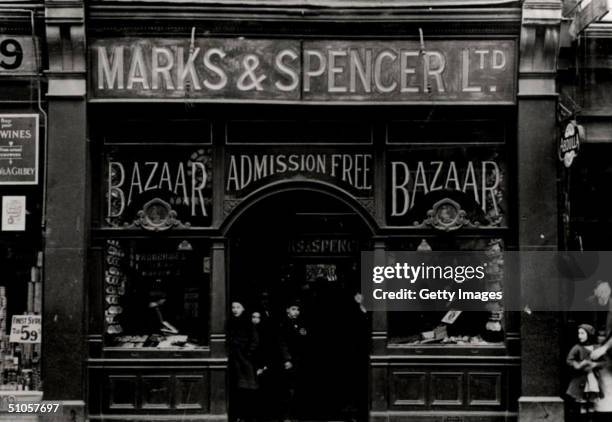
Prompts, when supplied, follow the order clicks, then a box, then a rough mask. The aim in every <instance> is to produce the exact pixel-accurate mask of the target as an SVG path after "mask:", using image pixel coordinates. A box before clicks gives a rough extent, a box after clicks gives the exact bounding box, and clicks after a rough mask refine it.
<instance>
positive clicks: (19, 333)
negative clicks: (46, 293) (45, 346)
mask: <svg viewBox="0 0 612 422" xmlns="http://www.w3.org/2000/svg"><path fill="white" fill-rule="evenodd" d="M41 327H42V317H41V316H40V315H29V314H28V315H13V321H12V323H11V336H10V339H9V341H10V342H11V343H40V337H41V335H40V334H41V331H42V330H41Z"/></svg>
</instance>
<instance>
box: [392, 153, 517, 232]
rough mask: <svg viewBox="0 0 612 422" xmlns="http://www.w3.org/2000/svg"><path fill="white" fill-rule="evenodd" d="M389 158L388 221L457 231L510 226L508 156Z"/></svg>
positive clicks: (408, 155)
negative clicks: (505, 157) (471, 228)
mask: <svg viewBox="0 0 612 422" xmlns="http://www.w3.org/2000/svg"><path fill="white" fill-rule="evenodd" d="M387 156H388V157H389V158H388V159H387V166H386V167H387V190H386V191H387V222H388V223H389V224H390V225H398V226H413V227H433V228H441V229H444V230H454V229H457V228H459V227H462V226H469V227H486V226H490V227H505V226H506V225H507V221H506V210H507V204H506V198H505V196H506V195H505V193H506V192H507V174H506V166H505V159H504V155H503V152H502V151H500V150H499V149H496V148H490V147H460V148H458V147H449V148H431V147H417V146H415V147H413V148H411V150H410V151H409V152H407V151H406V150H397V151H390V152H389V153H388V154H387Z"/></svg>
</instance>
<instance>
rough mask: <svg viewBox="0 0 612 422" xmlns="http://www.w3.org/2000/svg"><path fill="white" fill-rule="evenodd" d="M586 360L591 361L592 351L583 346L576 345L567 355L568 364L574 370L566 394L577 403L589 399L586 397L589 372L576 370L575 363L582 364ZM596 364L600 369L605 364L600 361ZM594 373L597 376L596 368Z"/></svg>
mask: <svg viewBox="0 0 612 422" xmlns="http://www.w3.org/2000/svg"><path fill="white" fill-rule="evenodd" d="M584 360H588V361H590V360H591V350H589V348H587V347H586V346H583V345H582V344H576V345H574V347H572V349H571V350H570V351H569V353H568V354H567V360H566V362H567V364H568V365H569V366H570V367H571V368H572V369H571V371H572V372H571V375H572V380H571V381H570V383H569V386H568V387H567V391H566V392H565V393H566V394H567V395H568V396H570V397H571V398H573V399H574V400H576V401H582V400H585V399H587V398H588V397H587V396H586V395H585V392H584V388H585V385H586V382H587V373H588V372H589V371H588V370H587V369H574V363H580V362H582V361H584ZM596 363H597V366H598V367H600V366H601V365H604V364H605V363H604V362H599V361H598V362H596ZM593 372H594V373H595V374H597V368H595V370H594V371H593Z"/></svg>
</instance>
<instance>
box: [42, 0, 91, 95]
mask: <svg viewBox="0 0 612 422" xmlns="http://www.w3.org/2000/svg"><path fill="white" fill-rule="evenodd" d="M45 24H46V25H45V26H46V34H47V54H48V63H49V68H48V69H47V70H46V71H45V74H46V75H47V78H48V81H49V84H48V92H47V96H48V97H56V98H57V97H65V98H73V97H85V94H86V83H85V81H86V60H85V56H86V54H85V52H86V47H85V6H84V4H83V2H82V1H78V0H47V1H46V2H45Z"/></svg>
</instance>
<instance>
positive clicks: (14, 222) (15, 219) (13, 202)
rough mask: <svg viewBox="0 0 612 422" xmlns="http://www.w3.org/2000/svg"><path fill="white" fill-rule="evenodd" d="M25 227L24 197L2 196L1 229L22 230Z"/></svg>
mask: <svg viewBox="0 0 612 422" xmlns="http://www.w3.org/2000/svg"><path fill="white" fill-rule="evenodd" d="M25 229H26V197H25V196H3V197H2V231H5V232H22V231H25Z"/></svg>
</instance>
